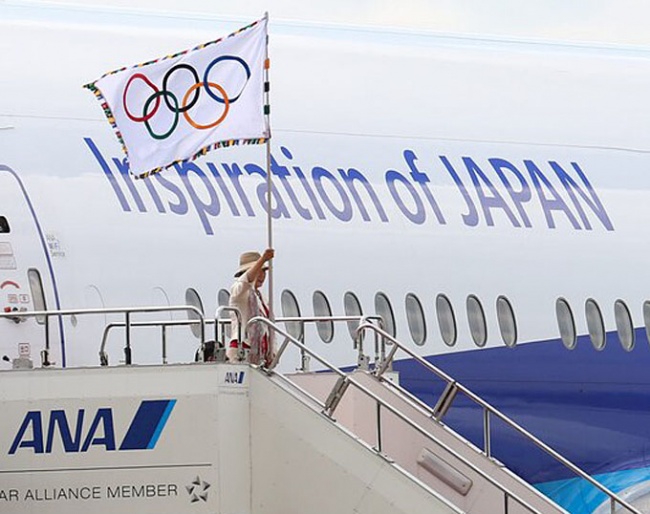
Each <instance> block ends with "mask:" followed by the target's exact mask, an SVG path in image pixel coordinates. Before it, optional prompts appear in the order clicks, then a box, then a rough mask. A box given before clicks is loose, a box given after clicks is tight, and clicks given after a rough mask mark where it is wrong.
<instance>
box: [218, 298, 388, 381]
mask: <svg viewBox="0 0 650 514" xmlns="http://www.w3.org/2000/svg"><path fill="white" fill-rule="evenodd" d="M223 312H233V313H235V315H236V316H237V320H238V327H239V330H238V334H237V335H238V337H237V341H239V343H238V350H237V355H238V359H239V360H243V359H244V353H245V352H244V350H243V347H242V345H241V341H242V337H241V336H242V332H241V329H242V326H241V312H240V311H239V309H238V308H237V307H231V306H221V307H219V308H218V309H217V313H216V315H215V320H214V321H215V326H214V336H215V340H216V341H218V340H219V339H218V333H219V326H221V327H222V330H221V334H222V342H223V344H224V345H226V344H227V341H225V337H224V328H223V326H224V325H229V324H230V323H231V322H232V321H231V319H230V318H221V314H222V313H223ZM274 321H275V322H277V323H301V324H303V323H321V322H328V321H330V322H333V323H337V322H350V321H356V322H358V323H359V324H360V325H361V324H362V323H363V322H364V321H377V322H378V323H379V326H381V327H383V319H382V318H381V316H372V315H365V316H364V315H360V316H304V317H296V316H285V317H279V318H275V320H274ZM301 332H302V333H303V335H304V330H302V329H301ZM297 339H298V338H297ZM354 342H355V349H356V350H357V364H358V365H359V366H360V367H364V368H366V369H367V367H368V358H367V357H366V356H365V354H364V353H363V341H362V340H360V341H357V340H356V339H355V340H354ZM380 348H381V349H382V352H383V348H384V346H383V345H380V344H379V341H378V338H377V336H375V363H378V362H381V361H382V360H383V359H384V357H385V355H384V353H381V354H380ZM300 369H301V371H308V359H307V358H306V354H305V353H304V352H301V368H300Z"/></svg>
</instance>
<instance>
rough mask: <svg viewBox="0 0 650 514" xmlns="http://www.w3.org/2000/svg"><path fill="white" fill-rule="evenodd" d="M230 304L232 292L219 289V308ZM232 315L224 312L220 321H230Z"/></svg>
mask: <svg viewBox="0 0 650 514" xmlns="http://www.w3.org/2000/svg"><path fill="white" fill-rule="evenodd" d="M229 304H230V291H228V290H227V289H219V292H218V293H217V305H218V306H219V307H226V306H227V305H229ZM228 318H230V314H229V313H228V312H222V313H221V316H220V319H228Z"/></svg>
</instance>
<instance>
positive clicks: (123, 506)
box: [0, 306, 638, 514]
mask: <svg viewBox="0 0 650 514" xmlns="http://www.w3.org/2000/svg"><path fill="white" fill-rule="evenodd" d="M184 308H185V307H183V306H181V307H172V309H174V310H182V309H184ZM151 309H153V311H152V310H151ZM138 310H139V311H142V312H157V311H158V308H144V309H143V308H139V309H138ZM111 311H112V312H117V310H115V309H112V310H111ZM61 312H63V311H61ZM61 312H60V313H61ZM72 312H81V311H65V312H64V314H69V313H72ZM93 312H94V311H93ZM124 312H128V313H129V315H130V314H131V313H133V312H134V309H125V310H124ZM37 314H38V315H43V313H25V314H24V315H25V316H35V315H37ZM53 314H55V312H53V311H50V312H48V313H47V315H53ZM0 317H2V315H0ZM219 317H220V316H219V313H217V316H216V319H215V320H214V329H215V333H216V332H217V329H218V325H219V324H220V323H221V321H219ZM314 319H316V318H314ZM314 319H312V320H314ZM316 320H318V319H316ZM285 321H289V323H293V325H290V326H293V327H294V328H295V327H296V326H298V325H299V324H301V323H304V322H308V321H310V320H309V319H307V318H305V319H302V320H299V321H296V320H295V319H289V320H285ZM358 321H362V323H361V324H360V327H359V329H358V333H359V334H361V333H362V332H364V331H370V332H373V333H374V334H375V335H376V337H377V339H375V342H376V348H377V349H378V348H381V352H378V357H377V358H376V360H375V366H368V362H369V359H368V358H367V357H366V356H364V355H363V347H362V344H361V341H362V339H361V338H358V340H357V344H358V350H359V362H360V363H361V366H359V369H357V370H354V371H347V372H344V371H342V370H341V369H338V368H337V367H335V366H333V365H331V364H330V363H329V362H327V361H326V360H325V359H323V358H322V357H320V356H319V355H318V354H317V353H316V352H314V351H313V350H311V349H310V348H308V347H307V346H306V345H305V344H303V342H302V341H301V340H299V338H296V337H293V336H292V335H291V334H289V333H288V332H286V331H285V330H284V329H283V328H282V327H281V326H280V325H279V324H274V323H271V322H270V321H268V320H265V319H263V318H257V319H255V320H252V321H251V323H263V324H265V325H266V326H267V327H268V329H269V330H271V331H273V332H275V333H276V335H277V336H278V337H279V338H280V339H283V343H282V345H280V348H279V349H278V353H277V355H276V357H275V360H274V362H273V364H271V365H270V366H269V368H268V369H267V368H265V367H261V366H255V365H249V364H246V363H244V362H242V363H238V364H231V363H223V362H205V363H204V362H197V363H192V364H169V365H165V364H163V365H155V366H137V365H132V364H131V349H130V339H129V337H130V336H129V332H130V329H131V325H132V326H137V323H131V320H130V319H129V317H128V316H127V320H126V322H125V325H124V326H125V327H126V329H127V330H126V333H127V339H126V347H125V350H124V355H125V360H126V363H127V365H124V366H117V367H109V366H107V364H108V355H107V354H106V353H105V348H104V345H103V344H102V350H101V353H100V357H101V362H102V366H101V367H97V368H83V369H54V368H51V367H48V366H46V365H45V366H44V367H42V368H38V369H21V370H14V371H2V372H0V382H1V383H2V387H1V388H0V408H1V409H2V416H0V512H2V513H3V514H32V513H36V512H38V513H39V514H64V513H65V514H68V513H70V514H76V513H79V514H81V513H84V514H86V513H87V512H89V511H90V512H93V514H125V513H131V512H137V513H139V514H149V513H151V514H154V513H155V514H167V513H169V514H185V513H187V514H190V513H199V514H203V513H206V514H207V513H210V514H293V513H296V514H298V513H300V514H303V513H304V512H309V513H310V514H321V513H322V514H325V513H334V512H335V513H340V512H346V513H347V512H351V513H359V514H365V513H367V514H383V513H386V514H388V513H395V514H399V513H409V514H410V513H416V512H417V513H419V512H427V513H429V512H430V513H441V514H442V513H444V514H461V513H467V514H474V513H476V514H479V513H489V514H501V513H504V514H520V513H522V514H523V513H535V514H542V513H543V514H547V513H548V514H555V513H564V512H565V511H564V510H563V509H562V508H561V507H559V506H558V505H556V504H554V503H553V502H552V501H551V500H549V499H548V498H546V497H545V496H543V495H542V494H540V493H539V492H538V491H537V490H536V489H535V488H533V487H532V486H530V485H529V484H527V483H526V482H524V481H523V480H522V479H520V478H519V477H517V476H516V475H514V474H513V473H511V472H510V471H509V470H507V469H506V468H505V467H504V466H503V465H502V464H501V463H499V462H498V461H497V460H495V459H494V458H493V457H492V455H491V452H490V434H491V431H490V419H492V418H494V417H496V418H498V419H500V421H502V422H505V423H507V424H508V425H509V426H510V427H512V428H513V429H514V430H516V431H518V432H519V434H520V435H523V436H524V437H526V438H528V439H529V440H530V441H531V443H533V444H535V445H536V446H537V447H538V448H540V449H542V450H543V451H546V452H547V453H549V454H550V455H551V456H552V457H554V458H556V459H558V460H559V461H560V462H562V463H563V464H565V465H566V466H567V467H569V468H570V469H571V470H572V471H574V472H576V473H577V474H578V476H580V477H582V478H583V479H584V480H587V481H589V482H590V483H592V485H594V486H595V487H598V488H599V489H600V490H601V491H603V492H604V493H605V494H607V495H608V497H609V498H610V503H611V507H612V512H630V513H638V511H637V510H635V509H634V508H633V507H630V506H629V505H628V504H626V503H625V502H624V501H623V500H621V499H620V498H618V497H617V496H616V495H614V494H613V493H611V492H610V491H608V490H607V489H606V488H604V487H603V486H602V485H600V484H598V483H597V482H595V481H594V480H593V479H592V478H591V477H588V476H587V475H585V474H584V473H583V472H582V471H580V470H579V469H578V468H576V467H575V466H573V465H572V464H571V463H570V462H568V461H566V460H565V459H563V458H562V457H561V456H560V455H557V454H556V453H555V452H553V450H552V449H550V448H548V447H546V446H545V445H544V444H543V443H542V442H541V441H539V440H537V439H536V438H534V436H532V435H530V434H528V433H527V432H526V431H525V430H524V429H523V428H521V427H519V426H518V425H516V424H515V423H514V422H512V421H510V420H509V419H508V418H507V417H505V416H504V415H503V414H501V413H500V412H498V411H497V410H496V409H494V408H493V407H491V406H490V405H488V404H487V403H485V402H483V401H482V400H481V399H480V398H478V397H476V396H475V395H473V393H471V392H470V391H468V390H467V389H465V388H464V387H463V386H462V385H460V384H458V383H456V382H455V381H454V380H453V379H451V377H447V376H446V375H444V373H442V372H441V371H440V370H437V369H436V368H434V367H433V366H431V364H429V363H428V362H426V361H423V360H422V359H421V358H420V357H419V356H417V355H415V354H413V353H412V352H410V351H409V350H408V349H407V348H406V347H404V346H403V345H401V344H400V343H399V342H398V341H396V340H395V339H394V338H392V337H391V336H390V335H389V334H387V333H386V332H384V331H383V330H382V329H381V328H379V327H378V326H376V325H374V324H373V323H371V322H370V321H369V320H367V319H366V320H363V319H360V320H358ZM188 323H204V321H203V320H202V319H199V320H198V321H193V322H188ZM152 324H153V325H156V324H159V325H161V326H163V362H165V360H166V354H165V344H164V328H165V326H166V324H169V325H171V324H178V322H160V323H152V322H147V323H146V324H145V323H143V324H142V325H143V326H144V325H146V326H152ZM296 324H298V325H296ZM202 331H203V332H202V334H203V333H204V332H205V327H203V326H202ZM201 340H202V341H204V340H205V339H204V338H203V336H202V338H201ZM48 345H49V342H46V345H45V348H46V349H47V347H48ZM202 346H203V345H202ZM289 346H293V347H295V348H297V349H298V350H299V351H300V352H301V357H302V358H301V361H302V362H303V364H304V363H306V362H308V361H309V358H310V359H312V360H315V361H317V362H319V366H320V368H321V371H319V372H317V373H310V372H307V371H302V372H299V373H283V372H280V371H278V370H280V369H284V368H283V367H282V366H281V365H280V366H278V363H279V362H280V361H281V360H282V357H283V356H284V355H285V350H286V349H287V348H288V347H289ZM386 349H388V350H389V352H388V354H387V355H386V352H385V350H386ZM398 351H404V352H406V353H407V354H408V355H410V357H411V358H413V359H415V360H419V361H420V362H421V363H422V364H423V365H424V366H425V367H428V368H429V369H430V371H431V372H433V373H435V374H436V375H438V376H439V377H440V378H441V379H443V380H445V381H446V382H447V388H446V389H445V392H444V393H443V395H442V396H441V398H440V400H439V402H438V404H437V405H436V406H435V407H434V408H433V409H432V408H430V407H428V406H426V405H424V404H422V403H421V402H419V401H418V400H417V399H416V398H414V397H413V396H411V395H410V394H409V393H408V392H407V391H405V390H403V389H401V388H400V387H399V385H398V383H397V381H393V380H392V379H393V378H394V377H393V376H392V375H391V372H390V368H391V363H392V360H393V359H394V358H395V355H396V353H397V352H398ZM47 362H48V361H47V352H45V357H44V359H43V363H47ZM371 369H372V370H371ZM458 394H463V395H465V396H466V397H468V398H469V399H470V400H472V401H474V402H476V403H477V404H478V405H479V406H480V407H481V408H482V409H483V412H484V434H485V446H484V448H482V449H480V448H477V447H475V446H473V445H472V444H471V443H469V442H468V441H466V440H465V439H463V438H462V437H460V436H459V435H458V434H456V433H454V432H453V431H452V430H451V429H450V428H449V427H447V426H446V425H445V424H444V415H445V413H446V412H447V410H448V409H449V408H450V407H451V405H452V403H453V401H454V398H455V397H456V396H457V395H458Z"/></svg>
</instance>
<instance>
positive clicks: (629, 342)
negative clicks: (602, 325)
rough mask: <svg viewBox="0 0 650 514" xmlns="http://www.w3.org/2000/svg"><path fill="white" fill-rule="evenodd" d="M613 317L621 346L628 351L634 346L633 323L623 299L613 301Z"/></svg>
mask: <svg viewBox="0 0 650 514" xmlns="http://www.w3.org/2000/svg"><path fill="white" fill-rule="evenodd" d="M614 319H615V320H616V332H618V340H619V341H620V342H621V346H622V347H623V349H624V350H627V351H628V352H629V351H631V350H632V348H634V324H633V323H632V315H631V314H630V309H628V308H627V305H625V302H624V301H623V300H616V301H615V302H614Z"/></svg>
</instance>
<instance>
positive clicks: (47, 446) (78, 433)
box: [9, 400, 176, 455]
mask: <svg viewBox="0 0 650 514" xmlns="http://www.w3.org/2000/svg"><path fill="white" fill-rule="evenodd" d="M175 404H176V400H144V401H142V402H141V403H140V407H139V408H138V410H137V412H136V413H135V416H134V417H133V420H132V421H131V424H130V425H129V428H128V430H127V432H126V435H125V436H124V438H122V442H121V444H120V446H119V450H118V451H122V450H153V449H154V448H155V447H156V443H157V442H158V438H159V437H160V434H161V433H162V431H163V429H164V428H165V425H166V423H167V420H168V419H169V416H170V414H171V412H172V410H173V408H174V405H175ZM84 419H89V417H88V418H86V410H85V409H79V410H78V411H77V417H76V420H75V422H74V425H71V424H70V422H69V421H68V414H66V411H65V410H51V411H49V412H41V411H29V412H28V413H27V414H26V415H25V418H24V419H23V422H22V424H21V425H20V428H19V429H18V433H17V434H16V437H15V438H14V441H13V443H12V444H11V448H10V449H9V455H13V454H15V453H16V451H17V450H19V449H20V448H31V449H32V451H33V452H34V453H52V448H53V447H54V446H55V443H56V446H57V447H63V451H64V452H65V453H79V452H86V451H88V449H89V448H90V447H91V446H103V447H104V449H105V450H106V451H115V450H116V449H117V446H116V444H115V426H114V424H113V409H111V408H110V407H106V408H100V409H97V411H96V412H95V415H94V417H93V418H92V422H91V423H90V424H88V423H84ZM71 428H74V433H73V432H72V430H71ZM44 429H45V430H46V431H44Z"/></svg>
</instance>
